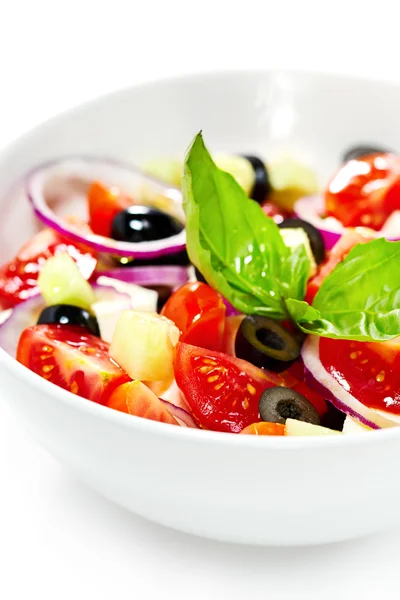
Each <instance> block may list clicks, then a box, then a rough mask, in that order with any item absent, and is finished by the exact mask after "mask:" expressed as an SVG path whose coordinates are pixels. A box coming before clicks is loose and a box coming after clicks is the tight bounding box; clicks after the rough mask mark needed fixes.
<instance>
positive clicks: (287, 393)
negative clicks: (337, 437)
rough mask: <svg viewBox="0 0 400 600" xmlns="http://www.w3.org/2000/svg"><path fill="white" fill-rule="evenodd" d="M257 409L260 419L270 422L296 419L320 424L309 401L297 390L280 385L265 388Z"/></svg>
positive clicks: (317, 415) (316, 413)
mask: <svg viewBox="0 0 400 600" xmlns="http://www.w3.org/2000/svg"><path fill="white" fill-rule="evenodd" d="M258 410H259V412H260V416H261V419H262V420H263V421H269V422H271V423H285V421H286V419H297V420H299V421H306V422H307V423H313V424H314V425H319V424H320V419H319V414H318V412H317V411H316V409H315V408H314V406H313V405H312V404H311V402H309V401H308V400H307V398H305V397H304V396H302V395H301V394H299V393H298V392H296V391H294V390H292V389H289V388H286V387H282V386H280V387H272V388H268V389H266V390H265V391H264V392H263V394H262V396H261V398H260V402H259V405H258Z"/></svg>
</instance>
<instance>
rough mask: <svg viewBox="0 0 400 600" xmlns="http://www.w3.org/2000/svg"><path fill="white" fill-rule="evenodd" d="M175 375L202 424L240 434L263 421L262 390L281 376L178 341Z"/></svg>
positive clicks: (237, 359) (209, 427)
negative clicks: (261, 412)
mask: <svg viewBox="0 0 400 600" xmlns="http://www.w3.org/2000/svg"><path fill="white" fill-rule="evenodd" d="M174 370H175V378H176V382H177V384H178V387H179V388H180V390H181V391H182V393H183V394H184V396H185V399H186V402H187V404H188V405H189V408H190V410H191V412H192V414H193V416H194V418H195V420H196V421H197V423H198V424H199V425H200V427H203V428H204V429H213V430H215V431H230V432H232V433H239V432H240V431H242V429H244V428H245V427H247V425H251V424H252V423H255V422H256V421H258V420H259V414H258V402H259V399H260V396H261V394H262V392H263V391H264V390H265V389H266V388H268V387H272V386H275V385H279V383H280V378H279V376H277V375H275V374H274V373H267V372H266V371H262V370H261V369H258V368H257V367H254V366H253V365H251V364H250V363H248V362H246V361H244V360H241V359H239V358H234V357H232V356H228V355H227V354H223V353H222V352H213V351H211V350H205V349H204V348H199V347H197V346H191V345H190V344H185V343H181V342H180V343H178V346H177V349H176V356H175V363H174Z"/></svg>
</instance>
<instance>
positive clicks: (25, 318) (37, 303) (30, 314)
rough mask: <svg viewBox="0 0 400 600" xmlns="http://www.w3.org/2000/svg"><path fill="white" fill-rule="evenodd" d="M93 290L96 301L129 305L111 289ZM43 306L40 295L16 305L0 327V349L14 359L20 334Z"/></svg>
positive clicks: (30, 323) (36, 316) (35, 317)
mask: <svg viewBox="0 0 400 600" xmlns="http://www.w3.org/2000/svg"><path fill="white" fill-rule="evenodd" d="M93 289H94V292H95V295H96V299H97V300H98V301H101V300H105V301H112V300H115V299H124V300H128V302H129V303H130V298H129V296H127V295H126V294H122V293H121V292H118V291H117V290H115V289H113V288H110V287H105V286H101V285H97V284H94V285H93ZM45 306H46V304H45V302H44V300H43V297H42V295H41V294H36V295H35V296H32V297H31V298H29V299H28V300H25V302H21V303H20V304H17V306H15V307H14V308H13V309H12V310H11V311H10V313H9V315H8V317H7V318H6V320H5V321H4V322H3V323H1V325H0V348H2V349H3V350H5V351H6V352H7V353H8V354H10V355H11V356H12V357H13V358H15V355H16V352H17V346H18V340H19V338H20V336H21V333H22V332H23V331H24V329H26V328H27V327H31V326H32V325H36V323H37V320H38V318H39V315H40V313H41V312H42V310H43V309H44V308H45ZM127 308H131V306H127Z"/></svg>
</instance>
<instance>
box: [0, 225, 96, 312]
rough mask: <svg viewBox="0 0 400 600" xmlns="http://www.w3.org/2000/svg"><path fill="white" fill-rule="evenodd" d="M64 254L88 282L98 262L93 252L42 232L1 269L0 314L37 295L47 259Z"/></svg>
mask: <svg viewBox="0 0 400 600" xmlns="http://www.w3.org/2000/svg"><path fill="white" fill-rule="evenodd" d="M59 252H67V253H68V254H69V255H70V256H71V258H73V259H74V261H75V262H76V264H77V265H78V267H79V270H80V271H81V273H82V275H83V276H84V277H85V278H86V279H89V278H90V276H91V275H92V273H93V271H94V269H95V267H96V263H97V259H96V255H95V254H94V253H93V251H92V250H90V249H89V248H87V247H86V246H83V245H82V244H76V243H72V242H71V241H70V240H68V239H67V238H66V237H64V236H61V235H60V234H58V233H56V232H55V231H53V230H52V229H43V231H41V232H40V233H38V234H37V235H36V236H35V237H33V238H32V239H31V240H30V241H29V242H27V243H26V244H25V245H24V246H22V248H21V249H20V250H19V252H18V254H17V256H16V257H15V258H13V259H12V260H11V261H10V262H8V263H7V264H5V265H3V266H2V267H1V268H0V310H5V309H7V308H12V307H13V306H15V305H16V304H19V303H20V302H23V301H24V300H27V299H28V298H30V297H31V296H34V295H35V294H37V292H38V286H37V279H38V276H39V273H40V270H41V268H42V267H43V265H44V263H45V262H46V260H47V259H48V258H50V257H51V256H54V255H55V254H57V253H59Z"/></svg>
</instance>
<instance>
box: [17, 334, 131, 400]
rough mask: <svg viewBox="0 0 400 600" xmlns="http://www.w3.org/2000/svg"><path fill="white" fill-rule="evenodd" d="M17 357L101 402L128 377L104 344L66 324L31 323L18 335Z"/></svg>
mask: <svg viewBox="0 0 400 600" xmlns="http://www.w3.org/2000/svg"><path fill="white" fill-rule="evenodd" d="M17 360H18V361H19V362H20V363H22V364H23V365H25V367H28V369H30V370H31V371H34V373H37V374H38V375H40V376H41V377H43V378H44V379H47V380H48V381H51V382H52V383H55V384H56V385H58V386H59V387H62V388H64V389H65V390H68V391H70V392H72V393H73V394H77V395H78V396H82V397H83V398H87V399H88V400H93V402H98V403H99V404H105V403H106V401H107V399H108V397H109V395H110V394H111V392H112V391H113V390H114V388H115V387H117V386H118V385H121V384H123V383H125V382H127V381H130V378H129V377H128V375H127V374H126V373H125V371H123V370H122V369H121V367H120V366H119V365H117V363H116V362H114V361H113V360H112V359H111V358H110V357H109V356H108V344H107V343H106V342H103V341H102V340H101V339H100V338H98V337H96V336H94V335H91V334H90V333H86V331H85V330H84V329H82V328H81V327H71V326H69V325H35V326H33V327H28V328H27V329H25V330H24V331H23V332H22V334H21V337H20V339H19V343H18V348H17Z"/></svg>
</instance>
